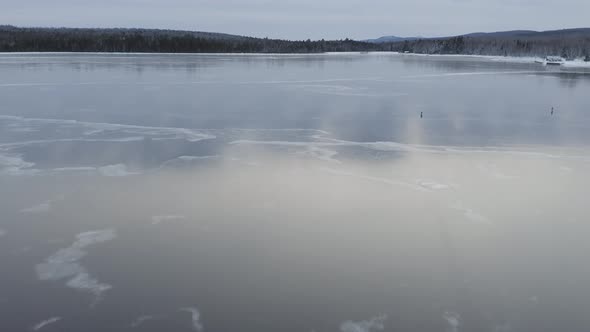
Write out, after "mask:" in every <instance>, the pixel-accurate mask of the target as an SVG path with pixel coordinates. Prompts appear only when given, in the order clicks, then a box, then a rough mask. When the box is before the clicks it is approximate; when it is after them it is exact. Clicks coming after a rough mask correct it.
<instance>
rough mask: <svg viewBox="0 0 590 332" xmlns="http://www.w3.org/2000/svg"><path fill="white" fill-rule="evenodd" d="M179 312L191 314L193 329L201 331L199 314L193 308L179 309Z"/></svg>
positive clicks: (201, 325)
mask: <svg viewBox="0 0 590 332" xmlns="http://www.w3.org/2000/svg"><path fill="white" fill-rule="evenodd" d="M180 311H185V312H188V313H190V314H191V320H192V326H193V329H194V330H195V331H197V332H200V331H203V324H202V323H201V313H200V312H199V310H198V309H197V308H195V307H188V308H181V309H180Z"/></svg>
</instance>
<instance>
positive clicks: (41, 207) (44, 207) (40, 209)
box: [20, 201, 51, 213]
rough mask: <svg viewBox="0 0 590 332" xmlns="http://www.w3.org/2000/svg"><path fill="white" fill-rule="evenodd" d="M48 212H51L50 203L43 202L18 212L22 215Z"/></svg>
mask: <svg viewBox="0 0 590 332" xmlns="http://www.w3.org/2000/svg"><path fill="white" fill-rule="evenodd" d="M49 210H51V202H50V201H47V202H43V203H40V204H37V205H34V206H31V207H28V208H24V209H22V210H20V212H22V213H45V212H48V211H49Z"/></svg>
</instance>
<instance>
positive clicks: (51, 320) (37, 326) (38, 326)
mask: <svg viewBox="0 0 590 332" xmlns="http://www.w3.org/2000/svg"><path fill="white" fill-rule="evenodd" d="M60 320H61V317H51V318H49V319H46V320H44V321H42V322H39V323H37V324H35V326H33V328H32V329H33V331H39V330H40V329H42V328H44V327H45V326H47V325H49V324H53V323H56V322H58V321H60Z"/></svg>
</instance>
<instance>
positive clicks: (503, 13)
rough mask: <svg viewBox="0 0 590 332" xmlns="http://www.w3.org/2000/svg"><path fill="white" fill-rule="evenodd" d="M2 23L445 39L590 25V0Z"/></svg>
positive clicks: (40, 13)
mask: <svg viewBox="0 0 590 332" xmlns="http://www.w3.org/2000/svg"><path fill="white" fill-rule="evenodd" d="M0 24H12V25H17V26H53V27H55V26H66V27H143V28H167V29H187V30H199V31H213V32H226V33H232V34H240V35H250V36H257V37H271V38H287V39H307V38H311V39H321V38H325V39H339V38H345V37H349V38H354V39H365V38H373V37H379V36H383V35H397V36H443V35H456V34H463V33H468V32H476V31H498V30H513V29H532V30H549V29H561V28H569V27H585V26H590V0H399V1H396V0H0Z"/></svg>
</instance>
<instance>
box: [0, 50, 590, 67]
mask: <svg viewBox="0 0 590 332" xmlns="http://www.w3.org/2000/svg"><path fill="white" fill-rule="evenodd" d="M19 55H80V56H87V55H100V56H110V55H113V56H115V55H116V56H155V55H165V56H187V55H190V56H236V57H239V56H259V57H265V56H284V57H295V56H326V55H369V56H370V55H389V56H412V57H441V58H444V57H457V58H476V59H485V60H489V61H495V62H507V63H529V64H532V63H536V61H538V60H539V59H540V57H532V56H524V57H519V56H499V55H477V54H421V53H399V52H388V51H374V52H323V53H164V52H0V57H10V56H19ZM556 67H558V68H559V67H566V68H590V62H585V61H584V60H582V59H576V60H570V61H565V62H564V63H563V64H562V65H560V66H556Z"/></svg>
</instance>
